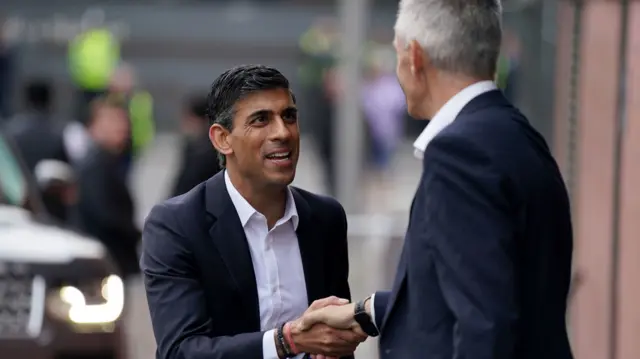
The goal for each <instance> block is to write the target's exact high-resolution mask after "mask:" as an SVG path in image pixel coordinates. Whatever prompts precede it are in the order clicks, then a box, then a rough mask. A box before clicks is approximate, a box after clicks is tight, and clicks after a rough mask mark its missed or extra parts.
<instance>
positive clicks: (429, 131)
mask: <svg viewBox="0 0 640 359" xmlns="http://www.w3.org/2000/svg"><path fill="white" fill-rule="evenodd" d="M497 88H498V87H497V86H496V84H495V83H494V82H493V81H480V82H476V83H474V84H473V85H470V86H468V87H466V88H465V89H464V90H462V91H460V92H458V93H457V94H456V95H455V96H453V97H452V98H450V99H449V101H447V102H446V103H445V104H444V106H442V107H441V108H440V110H438V112H437V113H436V115H435V116H433V118H432V119H431V121H430V122H429V125H428V126H427V127H425V129H424V130H423V131H422V133H421V134H420V136H418V138H417V139H416V142H414V143H413V147H414V154H415V156H416V157H417V158H418V159H422V156H423V155H424V151H425V150H426V149H427V145H429V142H431V140H433V138H434V137H436V136H437V135H438V134H439V133H440V132H442V130H444V129H445V128H446V127H447V126H449V125H450V124H451V123H452V122H453V121H454V120H455V119H456V117H458V115H459V114H460V111H462V109H463V108H464V107H465V106H466V105H467V104H468V103H469V102H471V100H473V99H474V98H476V97H478V96H480V95H482V94H483V93H485V92H489V91H493V90H496V89H497Z"/></svg>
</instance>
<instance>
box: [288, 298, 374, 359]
mask: <svg viewBox="0 0 640 359" xmlns="http://www.w3.org/2000/svg"><path fill="white" fill-rule="evenodd" d="M348 303H349V301H348V300H346V299H340V298H337V297H328V298H324V299H319V300H316V301H315V302H313V303H312V304H311V306H309V309H307V311H305V313H304V314H303V315H302V317H301V318H299V319H298V320H296V322H298V321H301V320H303V318H304V317H305V316H308V315H310V314H311V313H313V312H314V311H316V310H318V309H321V308H325V307H328V306H342V305H345V304H348ZM290 327H291V337H292V340H293V343H294V344H295V346H296V348H297V349H298V351H300V352H303V353H309V354H321V355H324V356H328V357H341V356H346V355H352V354H353V352H354V351H355V350H356V347H357V346H358V345H359V344H360V343H362V342H363V341H365V340H366V339H367V335H366V334H365V333H364V332H362V330H360V328H359V327H357V328H352V329H335V328H332V327H330V326H328V325H326V324H323V323H316V324H315V325H313V326H311V327H310V328H308V329H307V328H305V330H302V328H303V327H302V326H301V325H299V324H296V323H295V322H294V323H292V324H291V325H290Z"/></svg>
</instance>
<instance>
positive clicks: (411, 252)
mask: <svg viewBox="0 0 640 359" xmlns="http://www.w3.org/2000/svg"><path fill="white" fill-rule="evenodd" d="M571 255H572V229H571V216H570V209H569V200H568V196H567V191H566V188H565V185H564V182H563V180H562V177H561V175H560V172H559V170H558V166H557V165H556V162H555V160H554V159H553V157H552V156H551V153H550V151H549V148H548V147H547V144H546V143H545V141H544V139H543V138H542V137H541V136H540V135H539V134H538V132H536V131H535V130H534V129H533V128H532V127H531V125H530V124H529V122H528V121H527V119H526V118H525V117H524V116H523V115H522V114H521V113H520V112H519V111H518V110H517V109H515V108H514V107H512V106H511V104H510V103H509V102H508V101H507V100H506V99H505V98H504V96H503V95H502V93H501V92H500V91H490V92H487V93H484V94H482V95H480V96H478V97H476V98H475V99H473V100H472V101H471V102H469V103H468V104H467V105H466V106H465V107H464V108H463V110H462V111H461V113H460V114H459V115H458V117H457V118H456V119H455V121H454V122H453V123H452V124H451V125H449V126H448V127H446V128H445V129H444V130H443V131H442V132H441V133H440V134H438V135H437V136H436V137H435V138H434V139H433V140H432V141H431V142H430V143H429V145H428V146H427V149H426V151H425V153H424V161H423V173H422V178H421V180H420V184H419V187H418V189H417V192H416V195H415V198H414V200H413V203H412V206H411V215H410V222H409V227H408V230H407V234H406V238H405V244H404V249H403V254H402V257H401V260H400V264H399V267H398V272H397V275H396V279H395V283H394V285H393V290H392V291H391V292H378V293H376V297H375V300H374V306H375V308H374V309H375V315H376V318H375V320H376V324H377V325H378V327H379V328H380V331H381V336H380V356H381V359H387V358H398V359H413V358H424V359H445V358H446V359H452V358H454V359H529V358H530V359H540V358H544V359H569V358H572V354H571V349H570V346H569V341H568V337H567V331H566V323H565V310H566V301H567V293H568V290H569V284H570V272H571Z"/></svg>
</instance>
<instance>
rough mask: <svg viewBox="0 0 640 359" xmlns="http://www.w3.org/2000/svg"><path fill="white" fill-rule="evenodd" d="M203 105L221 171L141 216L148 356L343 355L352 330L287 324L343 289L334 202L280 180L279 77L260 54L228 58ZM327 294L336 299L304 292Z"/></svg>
mask: <svg viewBox="0 0 640 359" xmlns="http://www.w3.org/2000/svg"><path fill="white" fill-rule="evenodd" d="M208 116H209V120H210V121H211V123H212V126H211V128H210V130H209V136H210V137H211V140H212V142H213V145H214V146H215V147H216V149H217V150H218V152H219V153H220V154H221V155H220V160H221V163H222V165H224V166H225V167H226V169H225V171H223V172H221V173H218V174H217V175H215V176H214V177H213V178H211V179H209V180H207V181H206V182H205V183H203V184H200V185H198V186H196V187H195V188H194V189H193V190H191V191H189V192H188V193H186V194H185V195H183V196H179V197H174V198H172V199H169V200H167V201H165V202H164V203H162V204H159V205H157V206H155V207H154V208H153V209H152V210H151V213H150V214H149V216H148V217H147V221H146V223H145V228H144V235H143V251H142V259H141V261H140V265H141V267H142V269H143V272H144V277H145V286H146V290H147V300H148V301H149V310H150V312H151V322H152V324H153V330H154V333H155V337H156V341H157V343H158V349H157V354H156V358H157V359H173V358H263V359H278V358H284V357H295V358H301V357H302V355H303V354H302V353H311V354H331V355H333V356H343V355H351V354H352V353H353V351H354V350H355V347H356V346H357V344H359V343H360V341H361V340H362V339H363V336H362V333H357V332H354V331H351V330H343V331H340V330H333V329H331V328H328V327H326V326H324V325H319V326H316V327H313V328H311V329H310V330H309V331H306V332H298V331H297V328H298V326H297V324H295V319H296V318H298V317H299V316H300V315H302V314H303V313H305V312H306V311H309V310H314V309H317V308H319V307H322V306H326V305H330V304H339V303H346V302H347V299H348V298H349V296H350V294H349V284H348V280H347V279H348V266H349V264H348V255H347V223H346V216H345V213H344V209H343V208H342V206H341V205H340V204H339V203H338V202H336V201H335V200H334V199H331V198H328V197H322V196H318V195H315V194H312V193H309V192H307V191H304V190H301V189H298V188H295V187H290V186H289V184H290V183H291V182H292V181H293V179H294V176H295V172H296V165H297V162H298V156H299V150H300V136H299V128H298V112H297V108H296V103H295V98H294V96H293V94H292V92H291V88H290V87H289V81H288V80H287V79H286V78H285V77H284V76H283V75H282V74H281V73H280V72H279V71H278V70H276V69H273V68H270V67H265V66H240V67H236V68H233V69H230V70H227V71H226V72H224V73H223V74H222V75H220V76H219V77H218V78H217V79H216V80H215V81H214V83H213V85H212V88H211V93H210V95H209V100H208ZM331 295H335V296H339V297H342V298H344V300H343V301H340V300H339V299H338V298H335V297H334V298H329V299H325V300H324V301H320V302H317V301H315V300H316V299H318V298H321V297H328V296H331ZM310 304H311V308H309V309H308V307H309V305H310ZM292 321H293V323H292ZM285 323H286V324H285Z"/></svg>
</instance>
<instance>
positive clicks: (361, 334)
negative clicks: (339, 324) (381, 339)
mask: <svg viewBox="0 0 640 359" xmlns="http://www.w3.org/2000/svg"><path fill="white" fill-rule="evenodd" d="M351 330H352V331H353V332H354V333H355V334H356V335H357V336H358V338H359V339H360V341H361V342H363V341H365V340H367V338H369V336H368V335H367V333H365V332H364V331H363V330H362V328H360V326H359V325H356V326H355V327H353V328H351Z"/></svg>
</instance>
